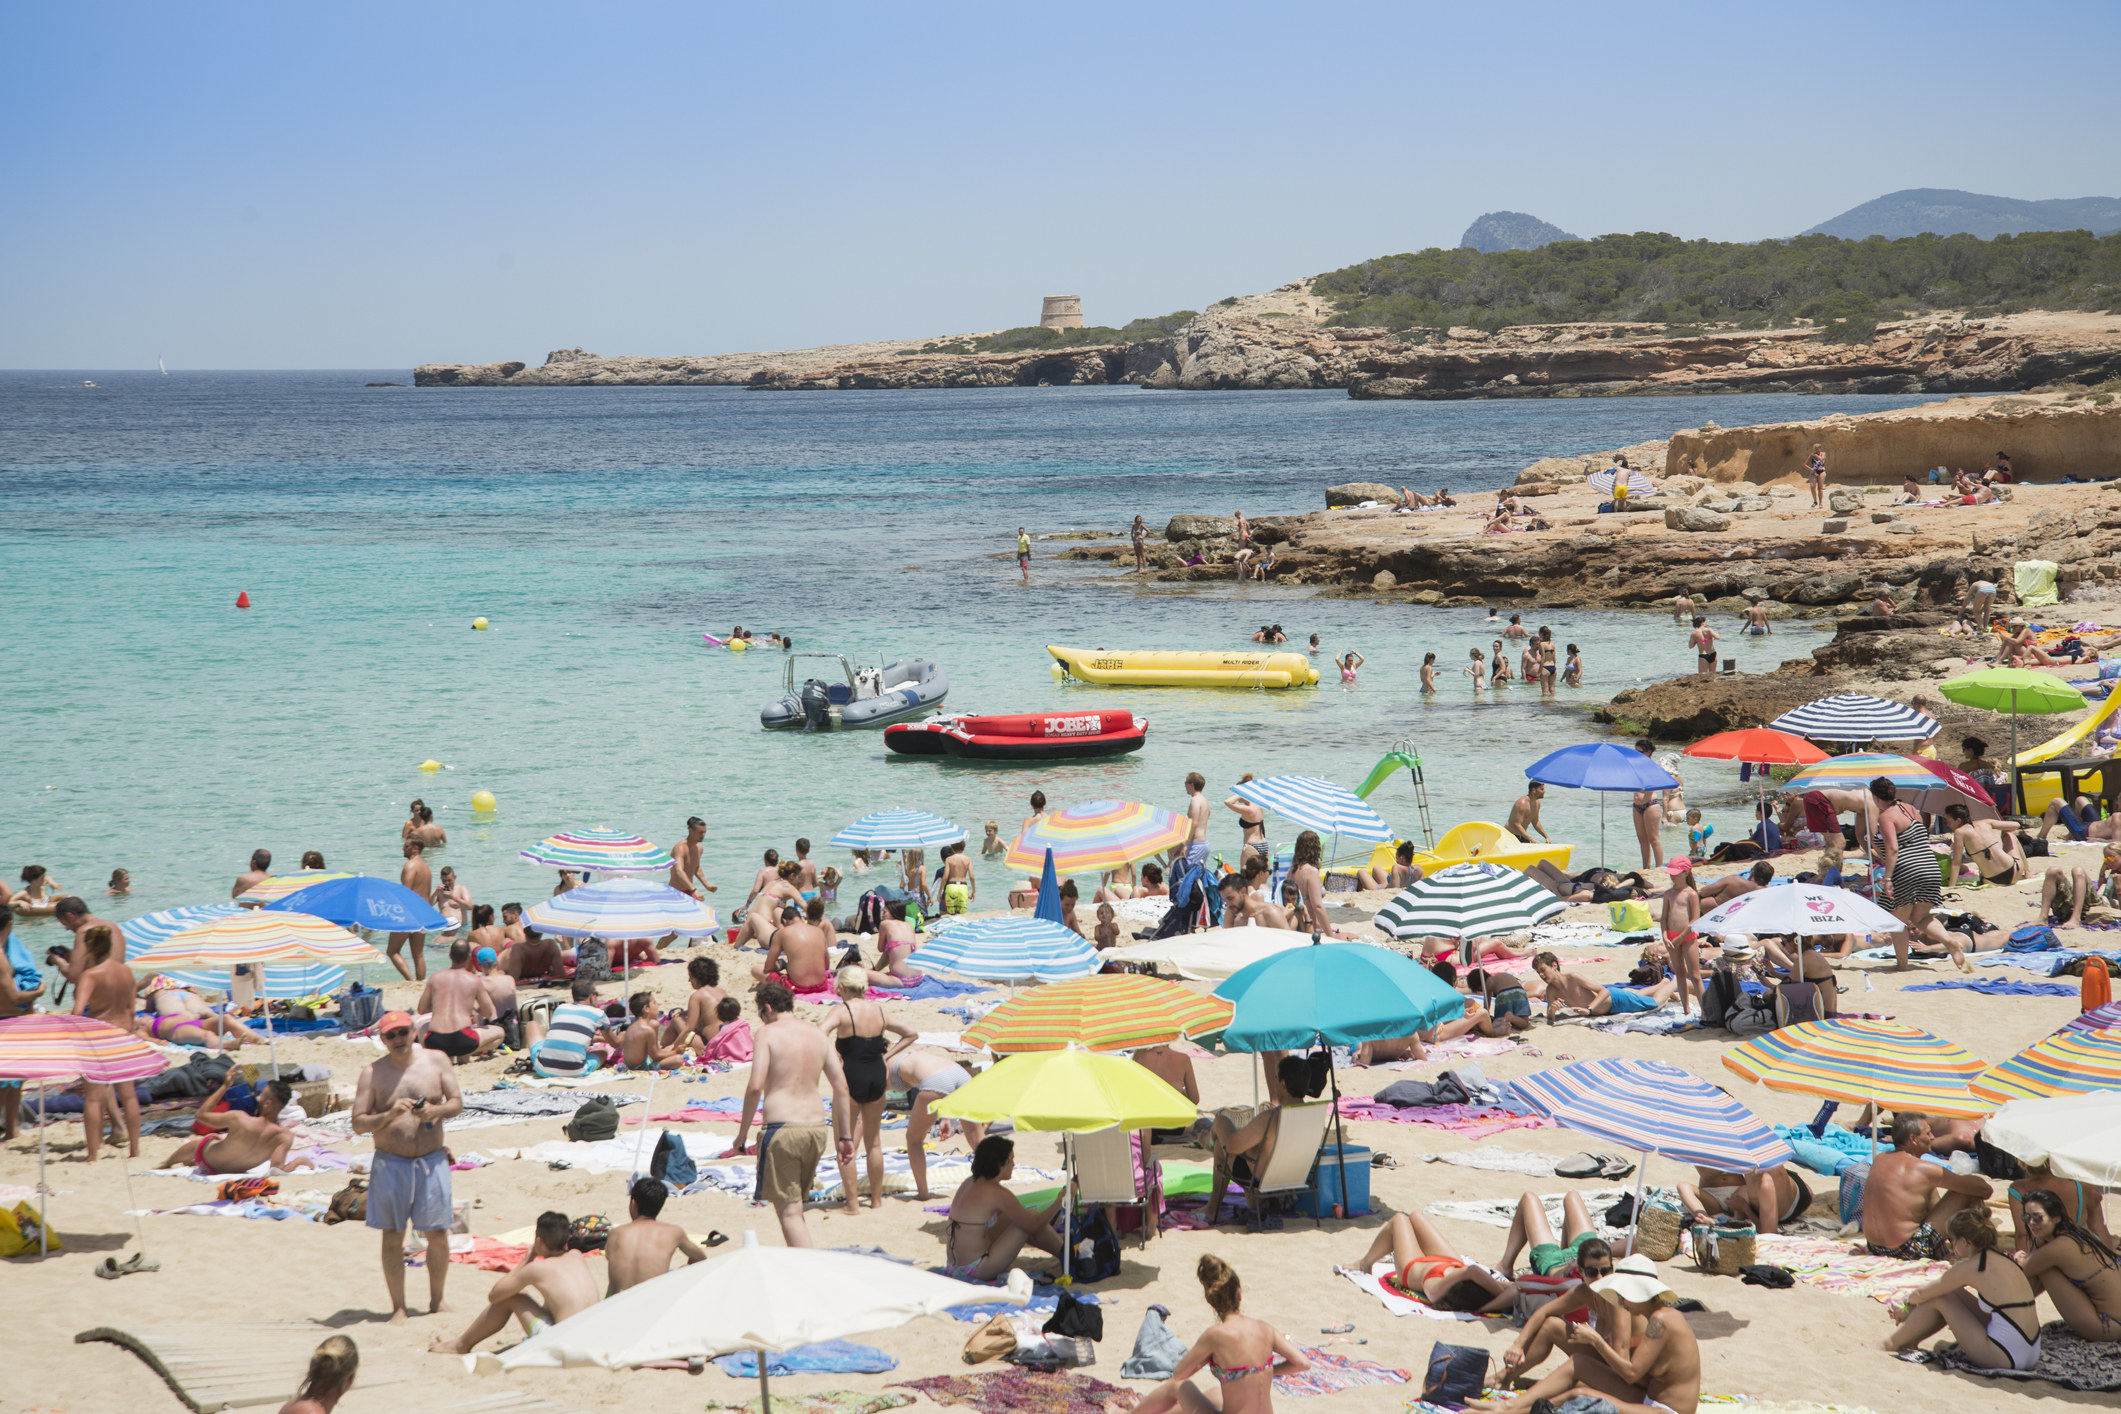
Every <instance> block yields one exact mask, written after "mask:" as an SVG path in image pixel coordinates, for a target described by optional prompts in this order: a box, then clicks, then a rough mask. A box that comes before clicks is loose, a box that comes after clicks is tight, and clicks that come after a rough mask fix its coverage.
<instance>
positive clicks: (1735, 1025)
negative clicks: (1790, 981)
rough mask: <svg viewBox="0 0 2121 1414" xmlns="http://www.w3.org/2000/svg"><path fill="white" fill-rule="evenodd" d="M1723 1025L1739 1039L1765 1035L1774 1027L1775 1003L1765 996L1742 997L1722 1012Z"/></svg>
mask: <svg viewBox="0 0 2121 1414" xmlns="http://www.w3.org/2000/svg"><path fill="white" fill-rule="evenodd" d="M1723 1025H1724V1029H1725V1030H1727V1031H1729V1032H1730V1033H1731V1034H1732V1035H1733V1036H1736V1037H1738V1038H1739V1039H1740V1040H1745V1039H1747V1038H1749V1037H1753V1036H1765V1035H1767V1033H1768V1032H1770V1031H1773V1030H1774V1029H1775V1004H1774V1003H1773V1002H1772V1001H1770V1000H1769V999H1768V998H1766V997H1758V998H1756V997H1752V996H1746V997H1742V998H1740V999H1739V1002H1738V1005H1736V1006H1734V1007H1732V1008H1731V1009H1730V1010H1729V1011H1727V1012H1725V1013H1724V1017H1723Z"/></svg>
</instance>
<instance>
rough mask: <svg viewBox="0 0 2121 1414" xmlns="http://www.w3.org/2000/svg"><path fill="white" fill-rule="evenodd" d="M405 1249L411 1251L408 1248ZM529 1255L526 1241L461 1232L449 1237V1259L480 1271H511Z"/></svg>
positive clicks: (528, 1246)
mask: <svg viewBox="0 0 2121 1414" xmlns="http://www.w3.org/2000/svg"><path fill="white" fill-rule="evenodd" d="M460 1242H461V1243H463V1244H464V1245H463V1246H462V1247H459V1246H458V1245H457V1244H458V1243H460ZM406 1250H407V1252H408V1253H411V1252H412V1249H410V1248H407V1249H406ZM529 1257H530V1244H529V1243H527V1242H503V1241H501V1240H500V1239H499V1238H497V1237H470V1238H467V1237H465V1236H464V1235H463V1234H461V1233H459V1234H458V1235H456V1236H454V1237H452V1238H450V1239H449V1260H450V1261H452V1262H461V1263H463V1264H464V1265H465V1266H467V1267H477V1268H478V1269H479V1270H480V1271H482V1272H512V1271H514V1270H515V1269H516V1268H517V1267H520V1266H522V1265H523V1263H524V1262H525V1261H526V1260H528V1259H529ZM421 1265H422V1266H424V1265H426V1264H425V1263H424V1262H423V1263H421Z"/></svg>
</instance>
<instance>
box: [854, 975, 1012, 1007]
mask: <svg viewBox="0 0 2121 1414" xmlns="http://www.w3.org/2000/svg"><path fill="white" fill-rule="evenodd" d="M874 990H876V991H878V992H888V993H890V994H891V995H892V996H896V997H904V998H906V1000H908V1001H915V1002H925V1001H930V1000H933V999H936V998H939V997H972V996H981V995H984V994H985V993H988V992H991V991H993V990H994V988H992V987H982V986H979V985H978V984H976V983H972V982H953V981H951V980H950V979H949V978H947V977H938V976H936V975H935V974H934V973H932V972H931V973H929V974H928V975H927V976H925V977H923V978H921V983H920V985H919V986H918V987H877V988H875V989H874Z"/></svg>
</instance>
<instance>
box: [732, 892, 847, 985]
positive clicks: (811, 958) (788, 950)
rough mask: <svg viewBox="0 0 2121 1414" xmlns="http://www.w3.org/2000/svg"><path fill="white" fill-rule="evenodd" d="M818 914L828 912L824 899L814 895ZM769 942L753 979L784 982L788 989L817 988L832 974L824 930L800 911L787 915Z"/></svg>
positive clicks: (752, 972) (753, 965) (754, 970)
mask: <svg viewBox="0 0 2121 1414" xmlns="http://www.w3.org/2000/svg"><path fill="white" fill-rule="evenodd" d="M811 902H812V906H813V907H814V908H815V910H816V913H817V916H818V917H819V918H823V917H824V916H825V905H824V902H823V900H820V899H813V900H812V901H811ZM785 917H786V921H784V922H783V923H782V924H781V926H780V927H778V928H776V929H774V930H773V936H772V940H771V941H769V942H768V943H767V944H766V960H765V961H764V962H758V963H753V964H752V966H751V979H752V980H753V981H754V982H785V983H787V984H788V987H789V990H791V991H796V992H815V991H817V990H819V989H820V988H822V987H823V986H824V985H825V983H826V981H827V980H828V979H830V977H831V976H832V962H831V959H830V958H829V957H828V956H827V949H826V947H825V930H824V929H823V928H820V927H819V926H818V925H817V924H816V923H815V922H812V921H811V920H810V919H808V918H805V917H804V916H802V915H801V914H794V915H788V916H785Z"/></svg>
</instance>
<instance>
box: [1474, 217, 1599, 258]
mask: <svg viewBox="0 0 2121 1414" xmlns="http://www.w3.org/2000/svg"><path fill="white" fill-rule="evenodd" d="M1582 239H1583V237H1582V236H1579V235H1574V234H1572V233H1570V232H1568V231H1564V230H1562V229H1561V227H1559V226H1550V225H1548V224H1547V223H1546V222H1544V221H1542V220H1540V219H1539V218H1538V217H1537V216H1527V215H1526V214H1525V213H1524V212H1522V211H1490V212H1489V213H1488V214H1487V215H1485V216H1483V217H1481V218H1480V219H1479V220H1477V221H1475V222H1474V223H1473V224H1472V225H1470V226H1468V227H1466V233H1465V234H1464V235H1463V236H1460V237H1459V238H1458V244H1459V246H1460V247H1461V248H1464V247H1471V248H1472V249H1474V250H1478V251H1483V252H1488V253H1493V252H1495V251H1498V250H1537V249H1539V248H1540V247H1541V246H1543V245H1547V244H1549V243H1550V242H1553V241H1580V240H1582Z"/></svg>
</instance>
